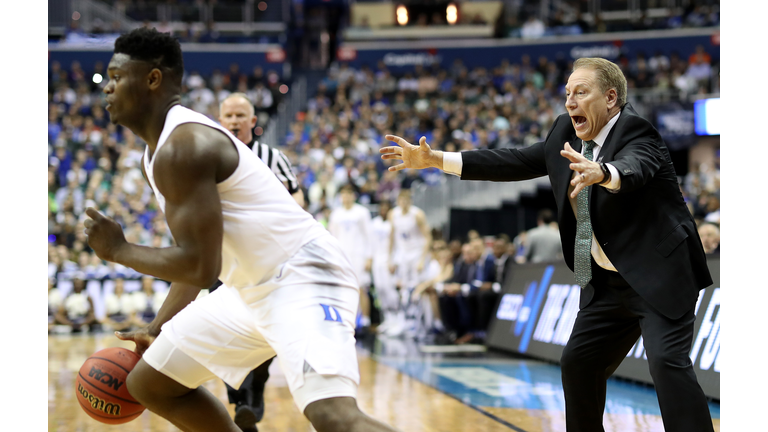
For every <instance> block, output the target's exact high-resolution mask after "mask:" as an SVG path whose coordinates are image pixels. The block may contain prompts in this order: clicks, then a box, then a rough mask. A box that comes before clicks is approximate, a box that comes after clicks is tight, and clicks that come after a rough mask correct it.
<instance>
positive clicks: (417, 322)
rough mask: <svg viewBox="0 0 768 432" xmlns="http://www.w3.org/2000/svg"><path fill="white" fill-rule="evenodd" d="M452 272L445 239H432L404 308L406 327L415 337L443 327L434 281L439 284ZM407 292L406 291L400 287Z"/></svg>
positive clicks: (438, 330)
mask: <svg viewBox="0 0 768 432" xmlns="http://www.w3.org/2000/svg"><path fill="white" fill-rule="evenodd" d="M452 275H453V264H452V263H451V253H450V251H449V250H448V245H446V243H445V241H444V240H434V241H433V243H432V247H431V251H430V257H429V258H428V260H427V262H426V263H425V264H424V269H423V270H422V272H421V274H420V275H419V284H418V285H416V287H415V288H414V289H413V290H412V291H411V293H410V299H407V301H408V304H409V307H408V308H407V309H406V321H407V323H406V328H409V329H411V330H412V333H413V335H414V336H415V337H417V338H418V339H423V338H424V337H426V336H427V335H429V334H430V333H433V332H434V333H442V332H444V331H445V327H444V326H443V322H442V321H441V320H440V306H439V303H438V299H437V291H436V290H435V285H436V284H441V283H443V282H444V281H446V280H448V279H449V278H450V277H451V276H452ZM401 293H402V294H403V295H407V292H406V291H401Z"/></svg>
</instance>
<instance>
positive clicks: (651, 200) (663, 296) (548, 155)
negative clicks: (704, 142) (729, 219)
mask: <svg viewBox="0 0 768 432" xmlns="http://www.w3.org/2000/svg"><path fill="white" fill-rule="evenodd" d="M565 142H568V143H570V145H571V146H572V147H573V148H574V150H576V151H577V152H580V151H581V148H582V142H581V140H580V139H579V138H578V137H576V133H575V131H574V129H573V125H572V123H571V119H570V117H569V116H568V115H567V114H563V115H561V116H560V117H558V118H557V120H556V121H555V123H554V124H553V126H552V128H551V129H550V131H549V133H548V135H547V137H546V140H545V141H544V142H540V143H536V144H534V145H532V146H530V147H527V148H523V149H499V150H480V151H470V152H463V153H462V164H463V165H462V173H461V178H462V180H493V181H516V180H526V179H531V178H535V177H541V176H545V175H547V176H549V179H550V182H551V184H552V191H553V193H554V195H555V200H556V202H557V208H558V223H559V226H560V238H561V240H562V245H563V255H564V258H565V262H566V264H567V265H568V267H570V268H571V270H573V263H574V243H575V238H576V218H575V216H574V212H573V208H572V207H571V203H570V201H569V197H568V194H569V193H570V191H572V190H573V189H572V187H571V186H570V180H571V178H572V175H573V172H572V171H571V170H570V168H569V164H570V161H569V160H568V159H566V158H565V157H563V156H562V155H561V154H560V151H561V150H562V149H563V146H564V143H565ZM598 158H599V160H600V161H602V162H605V163H610V164H611V165H613V166H614V167H615V168H616V169H617V170H618V172H619V175H620V177H621V186H620V189H619V190H618V191H615V192H611V191H609V190H607V189H605V188H604V187H600V186H597V185H593V186H590V189H591V190H590V194H589V213H590V219H591V222H592V228H593V231H594V234H595V238H597V241H598V242H599V243H600V246H601V247H602V249H603V251H604V252H605V254H606V256H607V257H608V259H609V260H610V261H611V263H612V264H613V265H614V267H615V268H616V270H617V271H618V273H616V272H610V271H607V270H604V269H602V268H600V267H598V266H597V265H596V264H595V263H594V259H593V265H592V268H593V271H592V275H593V278H592V281H591V282H590V283H589V284H588V285H587V286H586V287H585V288H584V289H583V290H582V293H581V301H580V305H579V306H580V309H581V310H580V311H579V315H578V317H577V319H576V323H575V324H574V329H573V332H572V334H571V338H570V340H569V342H568V345H567V346H566V348H565V350H564V352H563V357H562V368H563V388H564V392H565V398H566V423H567V426H568V430H569V431H576V430H584V431H590V432H592V431H599V430H602V412H603V408H604V404H605V379H606V378H607V377H608V376H610V375H611V374H612V373H613V372H614V371H615V369H616V368H617V367H618V365H619V364H620V363H621V361H622V360H623V358H624V356H625V355H626V353H627V352H628V351H629V349H630V348H631V347H632V346H633V345H634V343H635V342H636V341H637V338H638V337H639V336H640V335H641V334H642V335H643V338H644V342H645V347H646V352H647V356H648V360H649V365H650V370H651V375H652V376H653V379H654V384H655V385H656V391H657V394H658V397H659V403H660V406H661V410H662V417H663V420H664V425H665V428H666V430H667V431H668V432H671V431H681V430H690V431H707V430H712V422H711V418H710V416H709V411H708V407H707V405H706V398H705V397H704V394H703V392H702V391H701V388H700V387H699V386H698V383H697V382H696V377H695V375H694V374H693V369H692V365H691V362H690V358H689V353H690V349H691V342H692V337H693V321H694V316H693V308H694V306H695V303H696V300H697V297H698V293H699V291H700V290H701V289H703V288H705V287H707V286H708V285H710V284H711V283H712V279H711V277H710V274H709V270H708V269H707V264H706V258H705V255H704V249H703V247H702V244H701V240H700V238H699V235H698V232H697V229H696V225H695V223H694V221H693V217H692V216H691V214H690V212H689V211H688V209H687V208H686V206H685V203H684V201H683V197H682V194H681V193H680V190H679V187H678V183H677V177H676V175H675V171H674V168H673V166H672V162H671V159H670V156H669V151H668V150H667V148H666V146H665V145H664V142H663V140H662V138H661V136H660V135H659V133H658V132H657V131H656V129H654V128H653V126H652V125H651V124H650V123H649V122H648V121H647V120H645V119H643V118H642V117H640V116H639V115H638V114H637V112H636V111H635V110H634V109H633V108H632V107H631V106H630V105H625V107H624V108H623V109H622V112H621V116H620V117H619V119H618V121H617V122H616V124H615V125H614V126H613V128H612V129H611V132H610V133H609V134H608V136H607V138H606V140H605V142H604V144H603V146H602V148H601V150H600V153H599V156H598Z"/></svg>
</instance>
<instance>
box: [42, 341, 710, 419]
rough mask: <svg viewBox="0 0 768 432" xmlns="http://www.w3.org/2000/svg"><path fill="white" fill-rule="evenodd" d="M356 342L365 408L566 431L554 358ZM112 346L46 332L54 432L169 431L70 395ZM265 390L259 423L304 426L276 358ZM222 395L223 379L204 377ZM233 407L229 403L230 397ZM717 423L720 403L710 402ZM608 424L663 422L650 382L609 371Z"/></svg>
mask: <svg viewBox="0 0 768 432" xmlns="http://www.w3.org/2000/svg"><path fill="white" fill-rule="evenodd" d="M365 345H366V346H365V347H364V346H363V344H359V349H358V358H359V362H360V376H361V384H360V388H359V391H358V404H359V406H360V408H361V409H362V410H363V411H364V412H366V413H368V414H369V415H371V416H373V417H375V418H377V419H379V420H381V421H384V422H386V423H388V424H390V425H392V426H394V427H395V428H397V429H399V430H401V431H403V432H410V431H424V432H466V431H483V432H509V431H518V432H523V431H524V432H546V431H553V432H554V431H565V421H564V402H563V396H562V388H561V387H560V370H559V368H558V367H557V366H554V365H551V364H547V363H542V362H537V361H532V360H520V359H515V358H512V357H510V356H505V355H502V354H496V353H486V352H483V351H482V347H477V348H478V352H464V353H454V354H445V353H429V352H427V353H425V352H424V349H423V348H421V347H420V346H419V345H418V344H417V343H415V342H412V341H404V340H402V339H377V340H375V341H372V342H371V343H369V344H365ZM112 346H122V347H125V348H129V349H133V343H126V342H123V341H120V340H118V339H117V338H115V337H114V336H113V335H112V334H111V333H106V334H97V335H52V336H49V337H48V430H49V431H56V432H74V431H77V432H107V431H110V432H120V431H122V432H166V431H176V430H178V429H176V428H175V427H174V426H173V425H171V424H170V423H168V422H167V421H166V420H164V419H162V418H161V417H158V416H156V415H154V414H152V413H150V412H148V411H145V412H144V413H143V414H142V415H141V416H140V417H139V418H137V419H135V420H133V421H131V422H129V423H126V424H123V425H117V426H112V425H104V424H101V423H99V422H97V421H95V420H93V419H91V418H90V417H88V415H87V414H85V412H84V411H83V410H82V409H81V408H80V406H79V404H78V402H77V400H76V399H75V376H76V374H77V371H78V370H79V369H80V366H81V365H82V364H83V362H84V361H85V359H86V358H88V356H90V355H91V354H93V353H94V352H96V351H98V350H100V349H104V348H107V347H112ZM270 373H271V377H270V379H269V381H268V382H267V387H266V390H265V395H264V398H265V405H266V410H265V412H266V414H265V416H264V419H263V420H262V422H261V423H259V431H262V432H278V431H279V432H311V431H314V429H313V428H312V426H311V425H310V424H309V422H308V421H307V420H306V418H305V417H304V416H303V415H302V414H301V413H300V412H299V410H298V408H296V406H295V405H294V403H293V399H292V398H291V394H290V392H289V391H288V385H287V383H286V381H285V377H284V375H283V374H282V372H281V371H280V367H279V363H278V362H273V363H272V366H271V368H270ZM204 385H205V386H206V387H207V388H208V389H209V390H211V391H212V392H213V393H214V394H215V395H216V396H218V397H219V398H220V399H221V400H222V401H223V402H224V403H225V404H226V402H227V396H226V389H225V387H224V384H223V383H222V382H221V381H220V380H213V381H209V382H208V383H206V384H204ZM227 406H228V408H229V411H230V414H232V413H233V406H232V405H228V404H227ZM710 412H711V414H712V418H713V419H712V421H713V424H714V427H715V431H716V432H719V431H720V419H719V418H720V405H719V403H714V402H712V403H710ZM604 424H605V430H606V432H652V431H663V430H664V428H663V425H662V422H661V416H660V414H659V408H658V402H657V401H656V395H655V392H654V391H653V389H652V388H649V387H646V386H642V385H638V384H634V383H628V382H624V381H618V380H613V379H612V380H610V381H609V385H608V397H607V402H606V414H605V419H604Z"/></svg>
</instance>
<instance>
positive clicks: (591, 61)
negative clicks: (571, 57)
mask: <svg viewBox="0 0 768 432" xmlns="http://www.w3.org/2000/svg"><path fill="white" fill-rule="evenodd" d="M579 68H592V69H594V70H596V71H597V82H598V84H599V85H600V91H602V92H603V93H605V92H607V91H608V90H609V89H614V90H616V96H617V101H616V102H617V105H618V107H619V108H623V107H624V105H625V104H626V103H627V79H626V78H625V77H624V73H622V72H621V69H619V66H618V65H617V64H616V63H613V62H610V61H608V60H606V59H602V58H599V57H584V58H580V59H578V60H576V61H575V62H573V70H574V71H575V70H576V69H579Z"/></svg>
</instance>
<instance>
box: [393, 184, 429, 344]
mask: <svg viewBox="0 0 768 432" xmlns="http://www.w3.org/2000/svg"><path fill="white" fill-rule="evenodd" d="M387 219H389V220H390V221H391V223H392V233H391V234H390V237H389V241H390V243H389V249H390V251H389V256H390V257H394V258H393V259H391V260H390V273H395V272H397V273H396V277H395V281H396V286H397V288H398V290H399V291H400V297H401V302H400V304H408V303H409V302H410V294H409V293H408V291H409V290H411V289H413V288H415V287H416V286H417V285H418V284H419V282H420V281H419V274H420V273H421V272H422V270H423V269H424V264H425V263H426V261H427V258H428V257H429V250H430V247H431V246H432V242H431V236H430V233H429V224H428V223H427V218H426V216H424V212H423V211H422V210H421V209H420V208H418V207H415V206H413V205H411V191H410V189H402V190H400V193H399V194H398V196H397V207H395V208H393V209H392V210H390V212H389V217H388V218H387ZM403 330H405V311H403V310H401V311H399V312H398V314H397V323H396V324H395V325H393V326H392V327H391V328H390V329H389V330H388V331H387V334H389V335H391V336H396V335H399V334H401V333H402V332H403Z"/></svg>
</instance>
